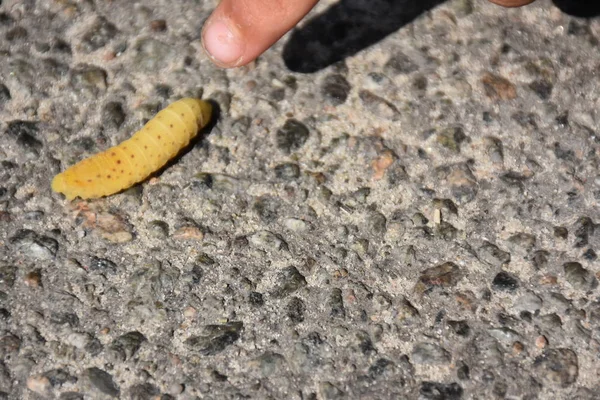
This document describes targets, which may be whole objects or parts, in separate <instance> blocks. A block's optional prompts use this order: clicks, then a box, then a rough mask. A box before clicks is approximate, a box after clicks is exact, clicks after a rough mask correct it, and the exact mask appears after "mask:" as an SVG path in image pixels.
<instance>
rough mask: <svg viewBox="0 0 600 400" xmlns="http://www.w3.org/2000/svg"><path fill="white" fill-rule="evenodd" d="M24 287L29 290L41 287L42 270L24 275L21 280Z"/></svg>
mask: <svg viewBox="0 0 600 400" xmlns="http://www.w3.org/2000/svg"><path fill="white" fill-rule="evenodd" d="M23 281H24V282H25V285H27V286H29V287H30V288H34V289H36V288H39V287H41V286H42V270H41V269H36V270H35V271H31V272H29V273H27V274H26V275H25V277H24V278H23Z"/></svg>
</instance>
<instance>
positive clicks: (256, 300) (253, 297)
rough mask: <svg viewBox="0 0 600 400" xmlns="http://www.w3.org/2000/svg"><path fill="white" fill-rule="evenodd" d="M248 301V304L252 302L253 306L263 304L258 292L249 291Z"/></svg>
mask: <svg viewBox="0 0 600 400" xmlns="http://www.w3.org/2000/svg"><path fill="white" fill-rule="evenodd" d="M248 302H250V304H252V305H253V306H254V307H262V306H263V305H264V304H265V300H264V298H263V295H262V293H258V292H250V294H249V295H248Z"/></svg>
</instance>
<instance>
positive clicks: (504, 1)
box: [489, 0, 535, 7]
mask: <svg viewBox="0 0 600 400" xmlns="http://www.w3.org/2000/svg"><path fill="white" fill-rule="evenodd" d="M489 1H490V2H492V3H494V4H498V5H499V6H503V7H522V6H525V5H527V4H531V3H533V2H534V1H535V0H489Z"/></svg>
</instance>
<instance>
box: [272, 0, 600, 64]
mask: <svg viewBox="0 0 600 400" xmlns="http://www.w3.org/2000/svg"><path fill="white" fill-rule="evenodd" d="M444 1H445V0H340V2H339V3H337V4H335V5H333V6H332V7H330V8H329V9H328V10H327V11H325V13H323V14H321V15H318V16H316V17H314V18H313V19H311V20H310V21H308V23H306V24H305V25H304V26H303V27H302V28H301V29H296V30H294V31H293V32H292V34H291V37H290V39H289V41H288V42H287V43H286V44H285V46H284V49H283V60H284V62H285V65H286V67H287V68H289V69H290V70H291V71H293V72H301V73H313V72H317V71H320V70H322V69H324V68H327V67H329V66H331V65H333V64H335V63H337V62H339V61H342V60H345V59H346V58H348V57H351V56H353V55H355V54H356V53H358V52H360V51H362V50H364V49H366V48H368V47H370V46H373V45H374V44H376V43H378V42H379V41H381V40H383V39H384V38H385V37H387V36H388V35H390V34H392V33H394V32H396V31H397V30H399V29H401V28H402V27H404V26H405V25H407V24H409V23H410V22H412V21H414V20H415V19H416V18H418V17H419V16H420V15H422V14H423V13H425V12H427V11H429V10H431V9H432V8H434V7H436V6H437V5H439V4H442V3H443V2H444ZM477 1H484V0H477ZM554 3H555V5H556V6H557V7H558V8H559V9H561V10H562V11H563V12H564V13H566V14H569V15H572V16H575V17H582V18H593V17H595V16H598V15H600V0H554ZM498 7H499V6H498Z"/></svg>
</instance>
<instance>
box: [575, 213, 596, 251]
mask: <svg viewBox="0 0 600 400" xmlns="http://www.w3.org/2000/svg"><path fill="white" fill-rule="evenodd" d="M572 231H573V232H574V235H575V243H574V246H575V247H576V248H580V247H585V246H587V245H588V244H589V238H590V237H591V236H592V235H593V234H594V231H595V224H594V222H593V221H592V220H591V219H590V218H588V217H580V218H579V219H577V221H576V222H575V224H574V226H573V228H572Z"/></svg>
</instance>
